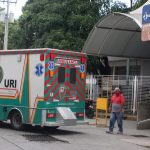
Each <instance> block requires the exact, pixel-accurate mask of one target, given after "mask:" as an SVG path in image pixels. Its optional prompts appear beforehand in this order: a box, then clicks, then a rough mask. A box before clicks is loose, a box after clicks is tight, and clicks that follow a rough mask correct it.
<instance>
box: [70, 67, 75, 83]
mask: <svg viewBox="0 0 150 150" xmlns="http://www.w3.org/2000/svg"><path fill="white" fill-rule="evenodd" d="M70 83H72V84H75V83H76V68H70Z"/></svg>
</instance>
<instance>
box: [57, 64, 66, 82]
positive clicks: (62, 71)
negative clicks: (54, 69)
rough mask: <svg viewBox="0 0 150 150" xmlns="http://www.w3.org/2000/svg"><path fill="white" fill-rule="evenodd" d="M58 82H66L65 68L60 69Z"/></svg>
mask: <svg viewBox="0 0 150 150" xmlns="http://www.w3.org/2000/svg"><path fill="white" fill-rule="evenodd" d="M58 82H59V83H63V82H65V68H64V67H59V68H58Z"/></svg>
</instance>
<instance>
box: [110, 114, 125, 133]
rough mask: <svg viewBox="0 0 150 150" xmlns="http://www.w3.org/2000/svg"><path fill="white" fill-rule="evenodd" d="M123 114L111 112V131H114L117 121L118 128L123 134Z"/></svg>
mask: <svg viewBox="0 0 150 150" xmlns="http://www.w3.org/2000/svg"><path fill="white" fill-rule="evenodd" d="M122 118H123V113H122V112H111V114H110V125H109V131H111V132H112V131H113V129H114V125H115V122H116V120H117V124H118V128H119V131H120V132H123V119H122Z"/></svg>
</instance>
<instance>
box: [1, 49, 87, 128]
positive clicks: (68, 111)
mask: <svg viewBox="0 0 150 150" xmlns="http://www.w3.org/2000/svg"><path fill="white" fill-rule="evenodd" d="M85 69H86V55H85V54H84V53H77V52H71V51H62V50H55V49H50V48H45V49H28V50H8V51H5V50H2V51H0V121H6V120H8V119H10V121H11V125H12V127H13V128H14V129H17V130H19V129H21V128H22V126H23V124H31V125H40V126H42V127H44V126H51V127H57V126H70V125H78V124H86V123H87V122H86V121H85V120H84V117H85V116H84V111H85V94H84V93H85V84H86V82H85V80H86V70H85Z"/></svg>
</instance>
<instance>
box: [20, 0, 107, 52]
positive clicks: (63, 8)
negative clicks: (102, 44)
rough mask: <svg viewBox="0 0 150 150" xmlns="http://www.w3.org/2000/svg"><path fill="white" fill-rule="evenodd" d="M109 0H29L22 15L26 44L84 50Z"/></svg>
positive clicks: (26, 46)
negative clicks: (88, 37) (85, 43)
mask: <svg viewBox="0 0 150 150" xmlns="http://www.w3.org/2000/svg"><path fill="white" fill-rule="evenodd" d="M109 7H110V3H109V0H91V1H90V0H69V1H68V0H42V1H41V0H28V2H27V4H26V5H25V7H24V9H23V15H22V16H21V18H20V19H19V25H20V29H21V31H22V33H23V34H24V35H22V36H23V37H24V42H25V43H24V44H22V45H23V46H24V45H25V48H30V47H32V48H34V47H54V48H58V49H72V50H77V51H79V50H81V49H82V47H83V44H84V42H85V40H86V38H87V36H88V34H89V32H90V30H91V29H92V27H93V25H94V24H95V23H96V22H97V21H98V20H99V19H100V17H102V16H104V15H106V14H107V13H109V12H110V11H108V10H110V9H109Z"/></svg>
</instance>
